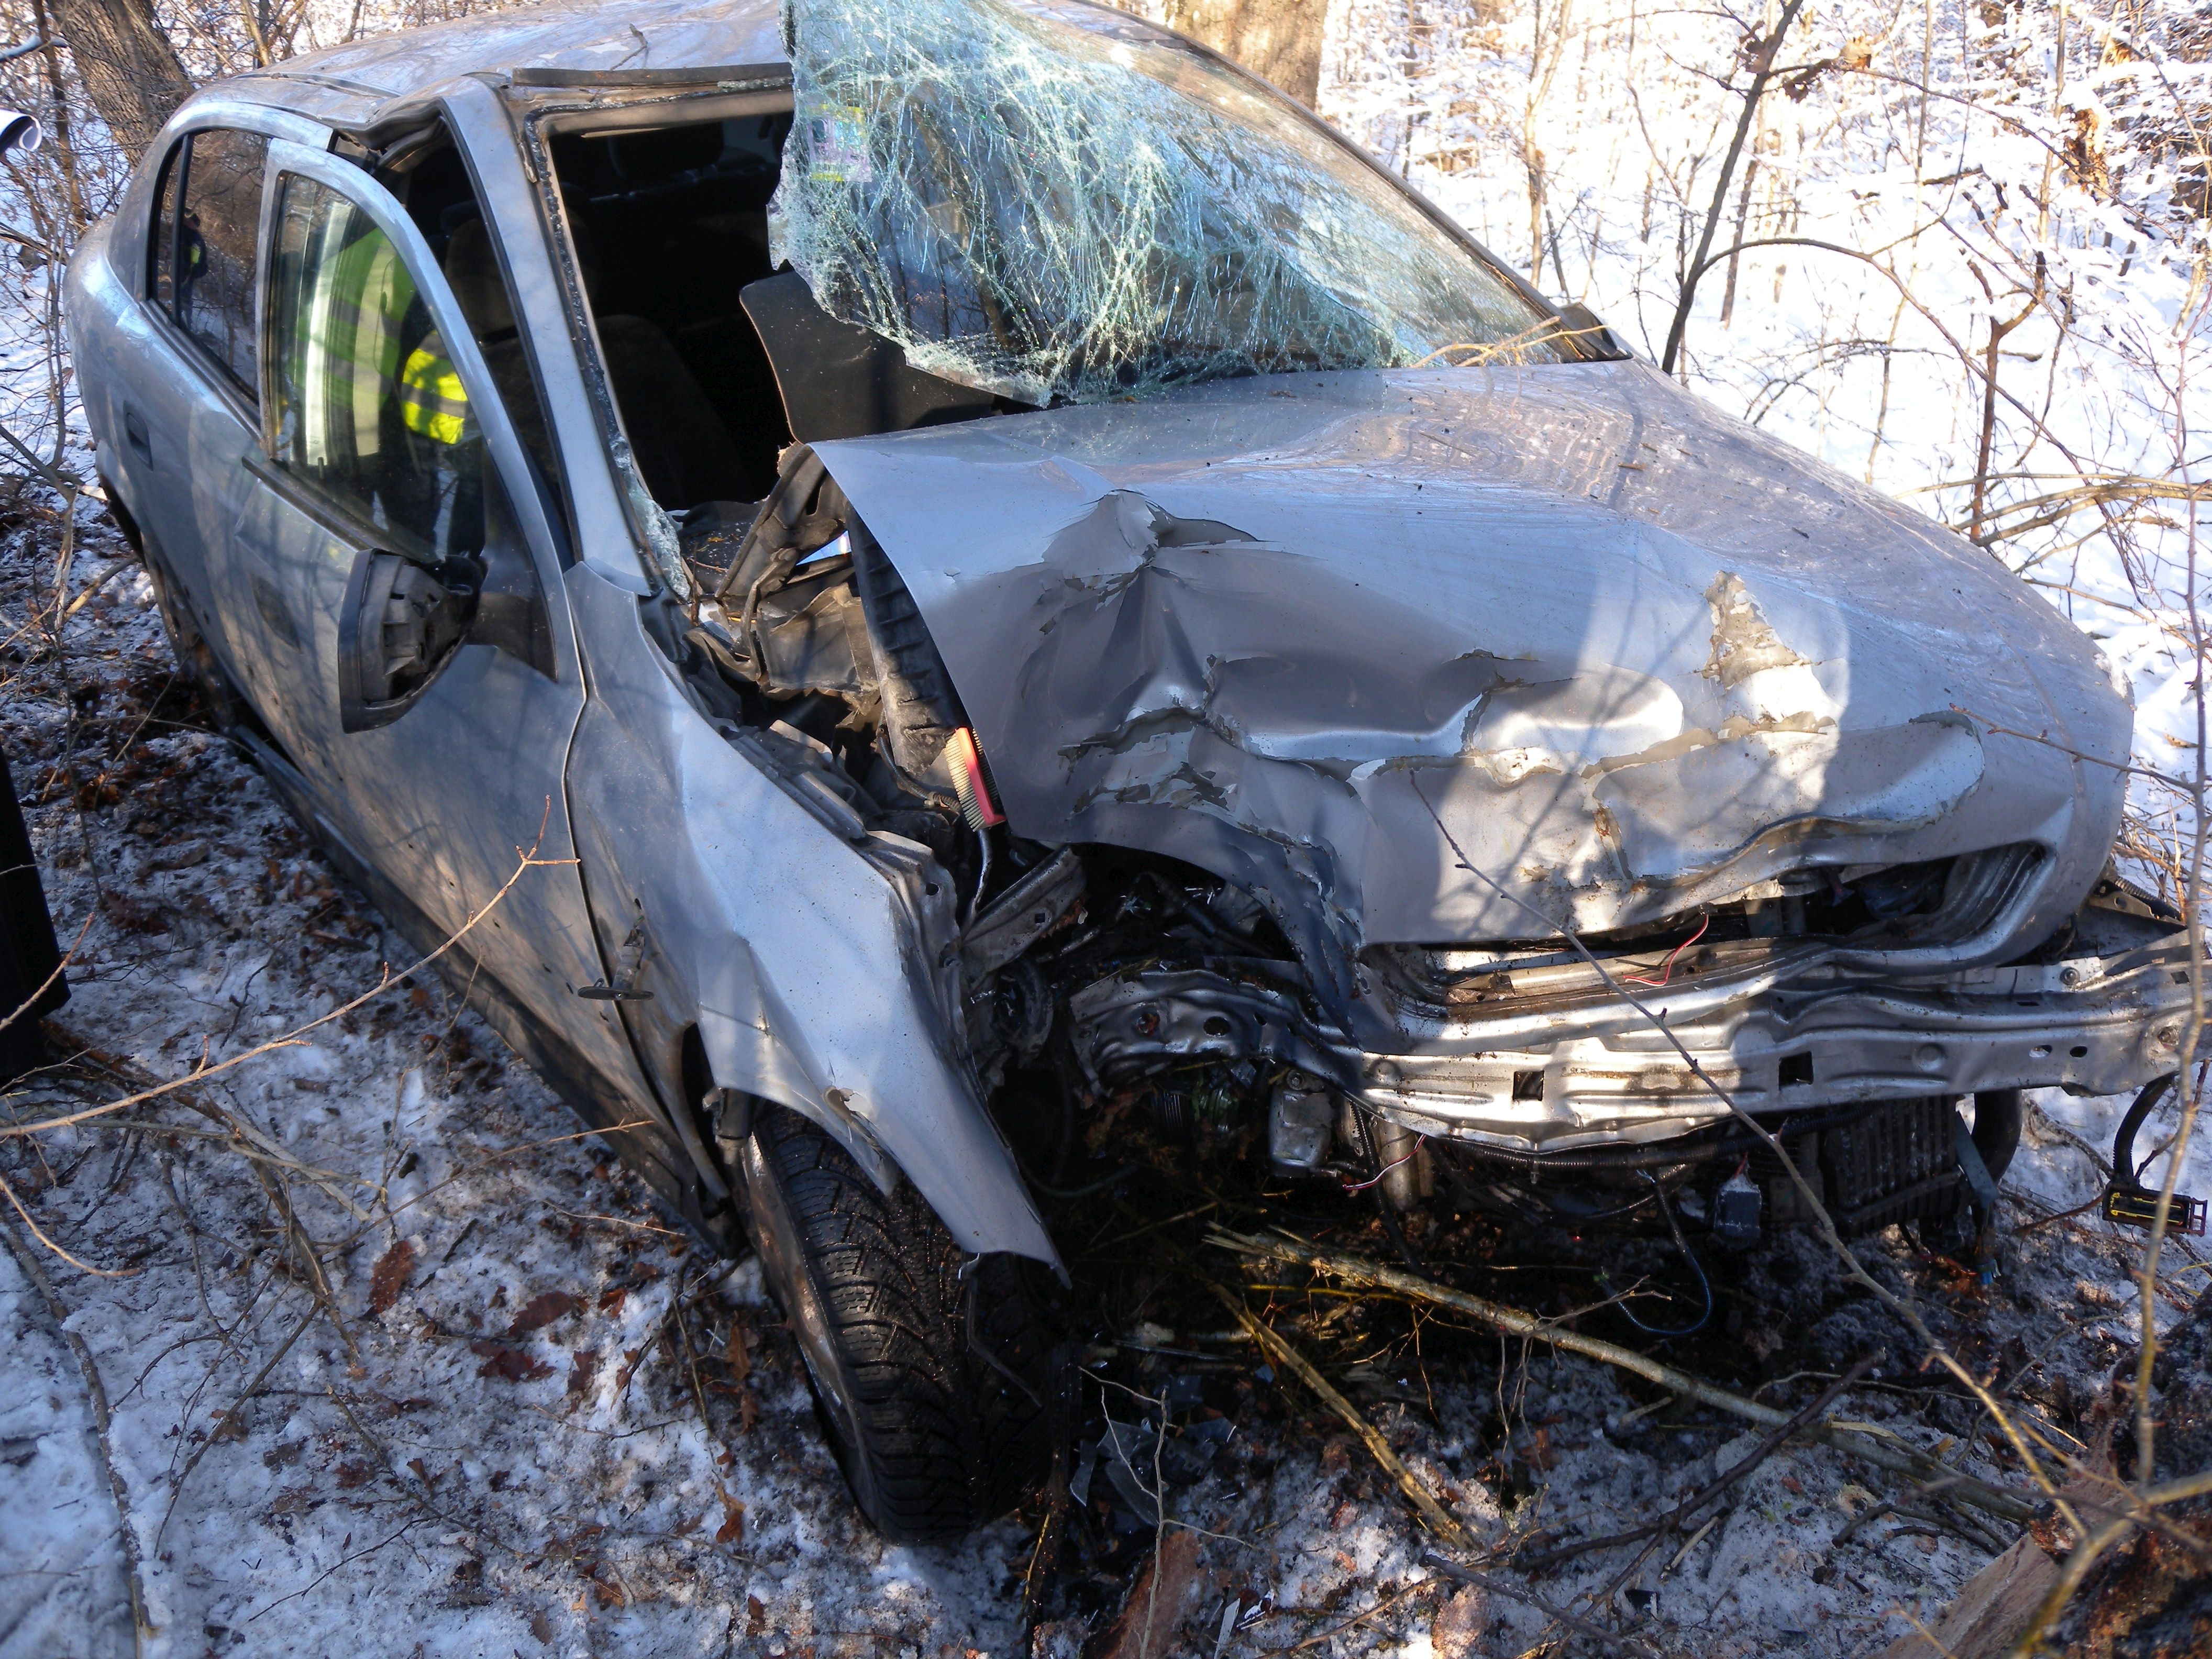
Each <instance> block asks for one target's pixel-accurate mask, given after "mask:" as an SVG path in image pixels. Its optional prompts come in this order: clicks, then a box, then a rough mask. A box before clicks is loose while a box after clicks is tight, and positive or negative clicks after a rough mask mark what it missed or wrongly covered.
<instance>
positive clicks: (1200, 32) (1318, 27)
mask: <svg viewBox="0 0 2212 1659" xmlns="http://www.w3.org/2000/svg"><path fill="white" fill-rule="evenodd" d="M1160 18H1161V21H1163V22H1164V23H1166V24H1167V26H1168V27H1170V28H1172V29H1179V30H1181V31H1182V33H1185V34H1188V35H1189V36H1190V37H1191V38H1192V39H1193V40H1199V41H1202V42H1203V43H1204V44H1206V46H1212V48H1213V49H1214V50H1215V51H1216V52H1219V53H1220V54H1221V55H1222V56H1223V57H1225V58H1231V59H1232V60H1234V61H1235V62H1237V63H1238V64H1243V66H1244V67H1245V68H1246V69H1248V70H1251V71H1252V73H1253V74H1255V75H1257V76H1261V77H1262V78H1263V79H1265V80H1267V81H1269V82H1273V84H1275V85H1276V86H1278V87H1280V88H1282V89H1283V90H1284V91H1285V92H1287V93H1289V94H1291V97H1293V98H1295V99H1297V100H1298V101H1299V102H1300V103H1302V104H1304V105H1305V106H1307V107H1308V108H1311V107H1312V106H1313V102H1314V100H1315V98H1316V95H1318V93H1319V90H1320V87H1321V35H1322V24H1323V23H1324V22H1325V21H1327V20H1328V0H1167V4H1166V6H1165V7H1164V9H1162V11H1161V13H1160Z"/></svg>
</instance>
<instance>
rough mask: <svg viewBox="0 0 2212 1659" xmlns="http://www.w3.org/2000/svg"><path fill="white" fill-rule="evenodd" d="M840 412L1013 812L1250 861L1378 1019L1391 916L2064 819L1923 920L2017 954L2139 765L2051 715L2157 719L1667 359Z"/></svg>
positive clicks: (2085, 858) (1361, 1030) (1739, 877)
mask: <svg viewBox="0 0 2212 1659" xmlns="http://www.w3.org/2000/svg"><path fill="white" fill-rule="evenodd" d="M819 453H820V454H821V456H822V459H823V460H824V462H825V463H826V464H827V465H829V468H830V470H831V471H832V472H833V473H834V474H835V475H836V478H837V480H838V482H839V483H840V484H841V485H842V487H843V489H844V490H845V492H846V494H847V495H848V496H849V497H850V498H851V500H852V501H853V502H854V506H855V507H856V508H857V510H858V511H859V512H860V515H861V516H862V518H863V519H864V520H866V523H867V525H868V526H869V527H870V529H871V531H872V532H873V533H874V535H875V536H876V537H877V538H878V539H879V540H880V542H881V543H882V544H883V546H884V550H885V551H886V552H887V553H888V555H889V556H890V558H891V559H892V560H893V562H895V563H896V565H897V567H898V569H899V571H900V574H902V577H903V578H904V579H905V581H906V583H907V586H908V588H910V589H911V591H912V592H913V594H914V597H915V600H916V601H917V603H918V604H919V605H920V606H921V611H922V612H923V614H924V616H925V617H926V618H927V622H928V623H929V627H930V629H931V631H932V633H933V635H934V637H935V639H936V641H937V643H938V645H939V648H940V649H941V650H942V652H943V653H944V655H945V661H946V663H947V665H948V667H949V668H950V670H951V673H952V676H953V678H954V680H955V682H956V683H957V686H958V688H959V690H960V695H961V696H962V698H963V702H964V703H965V705H966V708H967V710H968V712H969V716H970V718H971V719H972V720H973V722H974V725H975V730H976V732H977V733H978V735H979V736H980V738H981V740H982V743H983V746H984V749H985V750H986V752H987V755H988V756H989V758H990V763H991V765H992V767H993V769H994V776H995V778H996V781H997V782H998V785H999V787H1000V793H1001V794H1002V796H1003V798H1004V805H1005V807H1006V813H1007V817H1008V818H1009V820H1010V821H1011V822H1012V824H1013V826H1014V829H1015V830H1016V831H1017V833H1018V834H1021V835H1024V836H1034V837H1036V838H1037V839H1040V840H1043V841H1048V842H1063V841H1097V842H1111V843H1115V844H1119V845H1127V846H1131V847H1138V848H1147V849H1150V850H1152V851H1156V852H1160V853H1165V854H1172V855H1174V856H1176V857H1180V858H1183V859H1187V860H1190V861H1191V862H1193V863H1195V864H1198V865H1200V866H1204V867H1206V868H1207V869H1210V870H1212V871H1213V872H1215V873H1217V874H1218V875H1221V876H1223V877H1225V878H1228V879H1229V880H1231V881H1233V882H1236V883H1238V884H1241V885H1243V886H1245V887H1248V888H1249V889H1250V890H1253V891H1254V892H1255V893H1256V894H1257V895H1259V896H1261V898H1262V899H1263V900H1264V901H1265V902H1267V905H1268V908H1270V909H1271V911H1273V914H1274V915H1275V916H1276V918H1277V919H1278V921H1280V922H1281V923H1282V924H1283V926H1284V927H1285V929H1286V930H1287V931H1288V932H1289V933H1291V936H1292V937H1293V939H1296V940H1297V942H1298V943H1299V945H1300V948H1301V951H1302V954H1304V956H1305V957H1306V958H1307V960H1308V962H1309V963H1311V964H1313V965H1314V966H1315V967H1316V969H1317V970H1318V971H1317V975H1316V977H1317V979H1319V980H1320V981H1322V994H1323V995H1324V998H1325V1000H1328V1002H1329V1003H1330V1004H1331V1006H1333V1008H1334V1010H1335V1011H1336V1012H1337V1013H1338V1015H1339V1017H1340V1018H1344V1019H1345V1020H1346V1024H1347V1028H1348V1029H1350V1028H1356V1029H1357V1030H1358V1034H1359V1035H1360V1036H1361V1040H1362V1041H1363V1042H1364V1043H1366V1044H1367V1046H1369V1047H1370V1048H1374V1047H1377V1046H1381V1047H1384V1048H1388V1047H1390V1046H1393V1045H1394V1043H1401V1042H1402V1038H1398V1037H1394V1033H1393V1030H1392V1028H1391V1026H1390V1024H1389V1022H1387V1021H1382V1020H1379V1019H1376V1018H1363V1016H1362V1011H1361V1007H1360V1006H1359V1005H1360V1002H1361V993H1360V988H1359V986H1358V981H1357V978H1356V975H1355V974H1354V972H1353V969H1352V967H1351V965H1350V957H1352V953H1353V952H1354V951H1357V950H1358V948H1359V947H1361V946H1362V945H1369V944H1374V943H1377V942H1389V941H1407V942H1419V941H1427V942H1442V941H1451V940H1484V939H1528V938H1538V937H1542V936H1544V935H1545V934H1547V933H1549V932H1551V931H1552V930H1553V929H1554V928H1556V927H1558V926H1559V925H1561V924H1565V923H1571V924H1572V925H1573V926H1575V927H1577V928H1579V929H1582V930H1584V931H1589V932H1595V931H1601V930H1605V929H1609V928H1618V927H1628V926H1632V925H1638V924H1643V923H1648V922H1652V921H1660V920H1662V919H1664V918H1666V917H1668V916H1671V915H1679V914H1681V913H1684V912H1686V911H1687V910H1690V909H1692V908H1694V907H1696V906H1698V905H1699V904H1702V903H1706V902H1715V901H1718V900H1720V899H1723V898H1727V897H1729V896H1733V895H1735V894H1737V893H1740V892H1741V891H1742V890H1744V889H1746V888H1747V887H1749V886H1751V885H1752V884H1754V883H1757V882H1760V881H1762V880H1765V879H1768V878H1772V877H1774V876H1776V875H1778V874H1779V873H1781V872H1784V871H1787V870H1790V869H1793V868H1798V867H1802V866H1822V865H1826V866H1851V865H1857V866H1882V865H1887V864H1891V863H1899V862H1905V861H1909V860H1927V859H1934V858H1940V857H1945V856H1948V855H1952V854H1960V853H1965V852H1971V851H1976V850H1979V849H1983V848H1992V847H1997V846H2002V845H2008V844H2015V843H2023V842H2024V843H2029V844H2031V845H2033V846H2034V847H2037V848H2040V849H2042V859H2041V862H2040V865H2039V867H2038V868H2037V869H2036V871H2035V872H2034V873H2033V876H2032V877H2031V878H2027V879H2026V880H2023V881H2022V882H2021V883H2019V884H2017V885H2016V888H2015V891H2014V893H2013V895H2012V896H2010V897H2008V899H2007V901H2006V902H2005V904H2004V906H2003V907H2002V914H2000V915H1996V917H1995V918H1994V919H1993V920H1990V921H1988V922H1987V925H1985V926H1982V927H1979V928H1978V931H1977V933H1976V935H1975V937H1973V938H1972V939H1963V940H1955V941H1948V942H1946V946H1945V948H1942V949H1937V948H1935V947H1929V948H1928V949H1925V950H1923V951H1920V952H1918V953H1917V955H1916V956H1914V957H1910V958H1908V957H1905V956H1902V955H1893V956H1892V957H1888V958H1886V961H1887V965H1888V966H1889V968H1890V969H1891V970H1892V971H1898V970H1900V969H1905V970H1909V969H1911V968H1912V967H1913V966H1914V965H1915V963H1917V962H1919V961H1922V960H1923V959H1924V961H1925V963H1926V964H1927V965H1929V966H1955V965H1959V964H1960V963H1964V962H1966V961H1992V960H1999V959H2002V957H2003V956H2004V955H2005V954H2006V953H2007V952H2008V951H2018V950H2020V949H2021V948H2023V947H2024V946H2025V945H2027V944H2029V943H2032V942H2033V940H2034V939H2039V938H2040V937H2042V936H2043V935H2044V934H2045V933H2048V932H2049V931H2050V930H2051V928H2052V927H2055V926H2057V923H2058V922H2059V921H2061V920H2062V919H2063V918H2064V917H2065V916H2067V915H2069V914H2070V913H2071V912H2072V910H2073V908H2074V907H2075V905H2076V904H2077V903H2078V902H2080V900H2081V896H2082V895H2083V894H2084V893H2085V892H2086V891H2087V889H2088V887H2089V884H2090V883H2091V882H2092V881H2093V879H2094V878H2095V877H2096V875H2097V873H2098V872H2099V870H2100V868H2101V867H2102V865H2103V862H2104V860H2105V857H2106V851H2107V849H2108V848H2110V846H2111V843H2112V836H2113V834H2114V832H2115V829H2116V827H2117V823H2118V812H2119V807H2120V799H2121V789H2120V776H2119V774H2118V772H2116V771H2114V770H2112V769H2111V768H2109V767H2107V766H2100V765H2083V764H2078V763H2075V762H2074V761H2072V760H2070V759H2069V757H2068V756H2067V755H2066V753H2064V752H2063V750H2062V749H2061V748H2059V747H2054V746H2052V745H2063V746H2064V748H2066V749H2071V750H2075V751H2078V752H2080V753H2081V754H2083V755H2087V756H2089V757H2097V758H2100V759H2103V760H2106V761H2111V762H2121V761H2124V758H2125V757H2126V754H2127V751H2128V744H2129V738H2130V714H2129V711H2128V708H2127V707H2126V705H2125V704H2124V702H2122V701H2121V699H2120V697H2119V696H2118V694H2117V693H2116V692H2115V691H2114V690H2113V688H2112V682H2111V680H2110V678H2109V676H2108V673H2107V672H2106V669H2105V668H2104V666H2103V665H2102V663H2101V660H2100V659H2099V658H2098V656H2097V655H2096V653H2095V652H2094V650H2093V647H2091V645H2090V644H2089V642H2088V641H2087V639H2085V638H2084V637H2083V636H2082V635H2081V633H2080V632H2079V631H2078V630H2076V629H2074V628H2072V627H2071V626H2069V624H2068V623H2066V621H2065V620H2064V619H2063V617H2060V616H2058V615H2057V613H2056V612H2055V611H2051V609H2050V608H2049V607H2048V606H2046V605H2044V604H2042V603H2041V602H2040V601H2039V600H2038V599H2036V598H2035V597H2034V596H2033V594H2031V593H2030V592H2028V591H2027V589H2026V588H2024V587H2023V586H2021V585H2020V584H2019V583H2018V582H2017V581H2016V580H2015V579H2014V578H2013V577H2011V576H2010V575H2009V574H2008V573H2006V572H2005V571H2004V570H2003V569H2002V567H2000V566H1999V565H1997V564H1996V562H1994V561H1991V560H1990V559H1989V558H1988V557H1987V556H1985V555H1984V554H1982V553H1980V552H1978V551H1977V550H1974V549H1972V548H1971V547H1970V546H1968V545H1967V544H1966V543H1965V542H1963V541H1960V540H1959V539H1958V538H1955V537H1953V536H1951V535H1949V534H1948V533H1947V532H1944V531H1943V530H1942V529H1941V528H1940V527H1939V526H1936V525H1934V524H1931V523H1929V521H1928V520H1924V519H1922V518H1920V517H1918V516H1917V515H1916V514H1914V513H1911V512H1909V511H1907V510H1906V509H1905V508H1903V507H1899V505H1897V504H1896V503H1895V502H1893V501H1888V500H1887V499H1885V498H1883V497H1881V496H1880V495H1876V494H1875V492H1874V491H1872V490H1870V489H1866V488H1865V487H1863V486H1862V485H1860V484H1858V483H1854V482H1852V481H1850V479H1848V478H1845V477H1843V476H1842V475H1841V474H1839V473H1837V472H1835V471H1832V469H1829V468H1827V467H1825V466H1823V465H1820V464H1819V463H1817V462H1814V461H1813V460H1812V459H1809V458H1808V457H1806V456H1805V455H1803V454H1802V453H1800V452H1798V451H1796V450H1794V449H1791V448H1789V447H1786V446H1784V445H1783V444H1781V443H1778V442H1777V441H1773V440H1771V439H1769V438H1767V437H1765V436H1764V435H1761V434H1759V433H1758V432H1756V431H1754V430H1753V429H1752V428H1748V427H1746V426H1744V425H1742V424H1741V423H1740V422H1735V421H1731V420H1729V419H1726V418H1725V417H1723V416H1719V415H1718V414H1717V413H1715V412H1714V411H1712V410H1709V409H1707V408H1706V407H1705V405H1703V404H1699V403H1698V402H1696V401H1695V400H1694V399H1692V398H1690V397H1689V396H1688V395H1687V394H1686V393H1685V392H1682V391H1681V390H1680V388H1678V387H1676V386H1674V384H1673V383H1672V382H1671V381H1669V380H1667V379H1665V378H1664V377H1663V376H1661V375H1659V374H1656V373H1655V372H1653V371H1651V370H1650V369H1649V368H1644V367H1643V366H1640V365H1636V364H1619V365H1614V364H1577V365H1558V366H1552V367H1547V368H1541V369H1536V370H1530V371H1525V372H1524V371H1515V370H1495V371H1492V370H1482V369H1455V370H1430V371H1417V372H1405V371H1399V372H1391V373H1380V374H1376V373H1369V374H1334V375H1297V376H1280V377H1274V378H1272V379H1265V380H1260V379H1255V380H1243V381H1238V382H1233V383H1227V384H1223V385H1219V386H1207V387H1204V388H1195V389H1192V390H1189V391H1187V392H1181V393H1177V394H1176V395H1175V396H1174V397H1172V398H1169V399H1166V400H1164V401H1163V402H1160V403H1156V404H1151V405H1149V406H1142V407H1139V408H1128V407H1115V406H1105V407H1093V408H1082V409H1062V410H1051V411H1048V412H1043V413H1040V414H1036V415H1026V416H1010V417H1006V418H1004V419H1000V420H994V421H991V422H981V423H976V424H972V425H968V426H963V427H953V428H940V429H937V430H924V431H917V432H910V433H904V434H900V435H892V436H885V437H880V438H871V439H855V440H849V441H840V442H836V443H829V444H824V445H823V446H821V447H820V451H819ZM978 501H987V502H988V503H989V510H988V511H987V512H985V513H978V512H976V511H975V504H976V503H977V502H978ZM1962 711H1966V712H1962ZM1977 717H1978V718H1977ZM1992 722H1993V723H1994V724H1995V725H1996V726H2000V727H2005V728H2009V729H2010V730H2012V731H2015V732H2044V733H2047V734H2048V735H2049V738H2050V740H2051V741H2050V743H2048V744H2044V743H2037V742H2033V741H2027V740H2024V739H2021V738H2015V737H2009V736H2003V735H1996V734H1994V733H1992V732H1990V730H1989V729H1988V723H1992ZM1432 810H1433V812H1434V814H1435V816H1434V817H1432V816H1431V811H1432ZM1439 818H1440V819H1441V822H1442V824H1443V827H1444V829H1447V830H1448V831H1449V839H1448V838H1447V836H1445V835H1444V834H1441V833H1439V829H1438V819H1439ZM1452 840H1455V841H1456V842H1457V843H1458V845H1459V847H1460V848H1462V849H1463V850H1464V852H1465V854H1467V856H1468V859H1469V860H1471V861H1472V862H1473V863H1474V864H1475V865H1476V866H1478V867H1479V868H1480V871H1481V872H1482V875H1481V876H1480V877H1477V876H1473V875H1470V874H1469V873H1468V872H1466V871H1465V870H1462V869H1460V868H1458V867H1456V866H1457V862H1458V858H1457V855H1456V854H1455V853H1454V852H1453V850H1452V848H1451V844H1450V842H1451V841H1452ZM1332 975H1334V984H1333V985H1332V984H1331V983H1330V982H1329V981H1330V979H1331V976H1332ZM1370 1013H1371V1010H1370Z"/></svg>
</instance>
